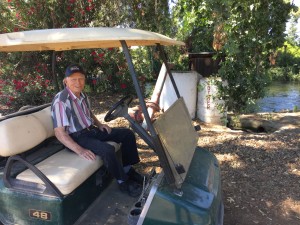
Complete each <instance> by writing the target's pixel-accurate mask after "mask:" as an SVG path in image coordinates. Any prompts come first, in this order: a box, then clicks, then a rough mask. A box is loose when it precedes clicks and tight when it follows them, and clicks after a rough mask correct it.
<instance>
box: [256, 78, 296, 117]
mask: <svg viewBox="0 0 300 225" xmlns="http://www.w3.org/2000/svg"><path fill="white" fill-rule="evenodd" d="M257 106H258V109H257V112H282V111H286V110H289V111H290V110H294V109H295V108H296V107H297V109H298V110H299V109H300V84H299V83H279V82H278V83H277V82H276V83H273V84H272V85H271V86H270V87H268V92H267V95H266V97H264V98H263V99H260V100H258V101H257Z"/></svg>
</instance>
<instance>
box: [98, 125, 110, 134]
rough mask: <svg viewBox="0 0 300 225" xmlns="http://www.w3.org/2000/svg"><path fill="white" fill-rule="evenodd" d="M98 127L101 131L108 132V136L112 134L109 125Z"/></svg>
mask: <svg viewBox="0 0 300 225" xmlns="http://www.w3.org/2000/svg"><path fill="white" fill-rule="evenodd" d="M98 127H99V129H100V130H101V131H104V130H106V131H107V133H108V134H110V132H111V127H110V126H108V125H107V124H100V125H99V126H98Z"/></svg>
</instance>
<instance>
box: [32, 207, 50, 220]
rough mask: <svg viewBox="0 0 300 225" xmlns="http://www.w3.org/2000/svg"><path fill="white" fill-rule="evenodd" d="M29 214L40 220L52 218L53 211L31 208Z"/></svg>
mask: <svg viewBox="0 0 300 225" xmlns="http://www.w3.org/2000/svg"><path fill="white" fill-rule="evenodd" d="M29 216H30V217H33V218H36V219H40V220H51V213H49V212H45V211H41V210H36V209H29Z"/></svg>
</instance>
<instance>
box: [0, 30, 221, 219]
mask: <svg viewBox="0 0 300 225" xmlns="http://www.w3.org/2000/svg"><path fill="white" fill-rule="evenodd" d="M153 45H154V46H155V45H156V46H157V48H158V49H159V52H160V55H161V58H162V61H163V62H164V63H163V67H162V70H161V73H160V76H161V80H162V82H161V84H163V82H164V80H165V78H166V76H169V77H170V79H171V82H172V84H173V88H174V90H175V93H176V96H177V98H178V99H177V100H176V101H175V102H174V103H173V104H172V105H171V106H170V107H169V108H168V109H167V110H166V111H165V112H164V113H163V114H162V115H160V116H159V118H157V119H156V120H155V121H154V122H153V121H152V119H151V117H152V113H153V111H151V109H149V108H147V105H146V102H145V99H144V96H143V93H142V90H141V88H140V86H139V82H138V79H137V76H136V72H135V69H134V65H133V62H132V60H131V55H130V50H129V47H128V46H153ZM169 45H183V43H182V42H179V41H176V40H173V39H170V38H168V37H166V36H163V35H160V34H157V33H153V32H147V31H142V30H135V29H123V28H64V29H49V30H34V31H24V32H15V33H7V34H0V52H16V51H48V50H54V51H66V50H74V49H87V48H93V49H94V48H113V47H117V48H119V47H122V51H123V52H124V56H125V57H126V60H127V64H128V68H129V70H130V73H131V77H132V81H133V84H134V87H135V90H136V95H137V97H138V100H139V105H140V107H141V109H142V113H143V118H144V121H143V122H142V123H140V122H137V121H135V120H134V119H133V118H132V117H131V116H130V115H129V113H128V108H129V104H130V102H131V100H132V98H131V97H125V98H122V99H121V100H120V101H119V102H117V103H116V104H115V105H114V106H113V107H112V108H111V110H109V111H108V113H107V115H106V116H105V121H111V120H114V119H116V118H118V117H124V118H126V119H127V120H128V121H129V122H130V125H131V127H132V129H133V130H134V131H135V132H136V133H137V134H138V135H139V136H140V137H141V138H142V139H143V140H144V141H145V143H146V144H147V145H148V146H149V148H151V149H152V150H153V151H155V153H156V154H157V155H158V158H159V162H160V165H161V168H162V170H161V172H159V173H156V171H155V170H153V171H152V172H151V173H150V174H148V176H147V177H148V178H147V180H145V182H144V185H143V192H142V194H141V196H139V197H137V198H132V197H129V196H127V195H126V196H125V195H124V194H122V193H120V191H119V190H117V188H116V185H115V183H116V182H111V180H112V178H111V175H110V174H108V173H107V171H106V170H105V168H104V167H103V163H102V160H101V159H100V158H97V160H95V161H92V162H91V161H87V160H85V159H82V158H80V157H79V156H77V155H76V154H74V153H72V152H70V151H68V150H67V149H66V148H65V147H64V146H63V145H62V144H61V143H60V142H59V141H58V140H57V139H56V138H55V136H54V132H53V124H52V120H51V114H50V113H51V112H50V104H46V105H42V106H38V107H34V108H30V109H27V110H24V111H21V112H17V113H14V114H10V115H7V116H3V117H0V157H1V158H0V223H1V222H2V223H3V224H5V225H6V224H22V225H29V224H30V225H34V224H39V225H41V224H45V225H46V224H51V225H54V224H55V225H57V224H62V225H69V224H118V225H119V224H143V225H151V224H155V225H166V224H198V225H208V224H214V225H221V224H223V211H224V209H223V201H222V193H221V180H220V167H219V164H218V161H217V159H216V158H215V156H214V155H213V154H212V153H210V152H208V151H207V150H205V149H203V148H200V147H199V146H197V142H198V138H199V136H198V134H197V131H196V130H195V128H194V127H193V126H192V121H191V118H190V115H189V112H188V110H187V107H186V105H185V102H184V99H183V98H182V97H181V95H180V93H179V91H178V88H177V86H176V85H177V84H176V82H175V80H174V78H173V76H172V72H171V70H170V68H169V65H168V63H167V61H166V56H165V52H164V46H169ZM110 144H112V145H113V146H114V147H115V150H116V151H118V149H119V148H120V146H119V145H118V144H117V143H110ZM119 152H120V151H118V153H119ZM128 204H130V206H129V207H128Z"/></svg>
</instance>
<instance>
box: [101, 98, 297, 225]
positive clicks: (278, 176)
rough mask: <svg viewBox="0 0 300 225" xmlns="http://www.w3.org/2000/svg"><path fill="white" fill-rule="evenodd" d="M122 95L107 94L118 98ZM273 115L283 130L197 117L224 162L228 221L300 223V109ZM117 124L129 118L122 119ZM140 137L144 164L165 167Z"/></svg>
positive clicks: (203, 142) (205, 142)
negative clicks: (211, 121)
mask: <svg viewBox="0 0 300 225" xmlns="http://www.w3.org/2000/svg"><path fill="white" fill-rule="evenodd" d="M119 98H121V96H117V97H114V96H111V98H109V97H108V98H106V100H108V101H109V102H111V103H112V104H113V103H114V102H116V101H117V100H118V99H119ZM95 102H96V105H98V107H96V108H98V117H99V118H100V119H101V118H103V116H104V115H105V114H104V112H105V110H108V108H109V104H105V106H106V108H105V107H104V108H103V105H102V104H101V101H99V100H98V101H97V100H96V101H95ZM97 102H98V103H97ZM135 103H137V102H135ZM101 105H102V106H101ZM96 111H97V110H96ZM101 113H102V114H101ZM268 119H269V120H271V121H273V122H274V123H276V124H277V127H278V130H276V131H275V132H273V133H254V132H247V131H241V130H231V129H229V128H226V127H222V126H217V125H211V124H205V123H202V122H200V121H199V120H196V121H194V122H193V123H194V125H197V124H199V125H200V126H201V128H202V129H201V130H200V131H199V142H198V145H199V146H201V147H204V148H206V149H208V150H209V151H211V152H213V153H214V154H215V155H216V157H217V158H218V160H219V162H220V164H221V170H222V189H223V194H224V205H225V216H224V225H252V224H254V225H255V224H260V225H283V224H289V225H298V224H300V189H299V187H300V179H299V178H300V144H299V143H300V142H299V141H300V113H272V114H268ZM111 125H112V126H128V125H129V124H128V122H127V121H125V120H124V119H117V120H115V121H112V124H111ZM137 143H138V147H139V152H140V156H141V164H140V167H139V168H138V169H139V170H140V171H143V172H149V171H150V170H151V168H152V167H153V166H156V167H159V160H158V157H157V156H156V154H155V153H154V152H153V151H152V150H151V149H148V148H147V145H146V144H145V143H144V141H143V140H141V139H140V138H138V140H137Z"/></svg>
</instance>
